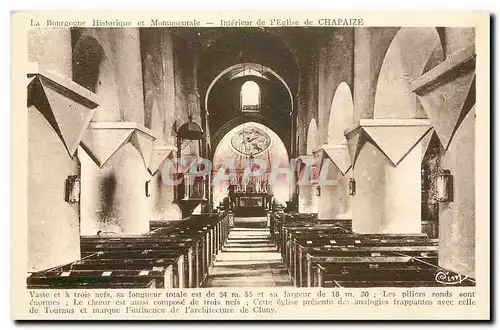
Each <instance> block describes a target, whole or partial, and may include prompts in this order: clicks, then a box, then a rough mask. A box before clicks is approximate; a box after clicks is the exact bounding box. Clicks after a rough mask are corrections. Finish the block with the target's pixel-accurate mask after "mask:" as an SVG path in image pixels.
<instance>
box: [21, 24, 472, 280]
mask: <svg viewBox="0 0 500 330" xmlns="http://www.w3.org/2000/svg"><path fill="white" fill-rule="evenodd" d="M474 38H475V36H474V29H473V28H451V27H436V28H435V27H426V28H408V27H401V28H400V27H356V28H354V27H343V28H319V27H310V28H305V27H297V28H237V29H236V28H234V29H233V28H110V29H108V28H94V29H92V28H71V29H39V28H37V29H33V30H31V31H30V33H29V36H28V59H29V62H30V65H29V68H28V72H27V75H26V78H27V119H28V141H27V145H28V164H29V165H28V166H29V167H28V210H27V211H28V212H27V214H28V242H27V244H28V261H27V262H28V265H27V267H28V274H27V276H26V284H27V287H28V288H72V289H77V288H199V287H251V286H254V287H256V286H258V287H274V286H283V287H286V286H289V287H424V286H450V285H451V286H453V285H460V286H474V285H475V280H474V279H475V241H476V236H475V221H476V220H475V178H474V175H475V174H474V173H475V171H474V164H475V159H474V148H475V142H474V141H475V98H476V96H475V84H476V83H475V47H474ZM256 164H257V165H256ZM254 166H256V167H254ZM249 168H250V171H249V172H250V175H249V172H248V171H247V170H248V169H249ZM254 168H255V169H259V175H252V173H254V172H255V171H253V169H254ZM260 170H262V171H260ZM167 178H168V180H167Z"/></svg>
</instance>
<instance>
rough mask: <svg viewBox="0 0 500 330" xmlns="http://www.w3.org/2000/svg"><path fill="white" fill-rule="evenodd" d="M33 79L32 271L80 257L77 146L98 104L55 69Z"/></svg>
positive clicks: (30, 172) (30, 116) (36, 71)
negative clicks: (54, 71) (54, 72)
mask: <svg viewBox="0 0 500 330" xmlns="http://www.w3.org/2000/svg"><path fill="white" fill-rule="evenodd" d="M38 46H40V45H38ZM44 54H45V53H44ZM45 55H46V54H45ZM45 55H44V56H45ZM66 55H67V56H69V57H70V56H71V55H70V54H66ZM40 60H41V62H42V63H44V61H45V60H46V59H45V58H40ZM67 73H68V72H67V71H66V74H67ZM28 79H29V81H30V82H29V84H28V109H27V114H28V116H27V118H28V127H27V129H28V214H27V215H28V271H39V270H43V269H47V268H51V267H54V266H57V265H62V264H66V263H69V262H71V261H73V260H77V259H79V258H80V216H79V211H80V203H79V202H80V196H79V195H80V194H79V186H80V185H79V182H80V179H79V175H80V173H79V172H80V171H79V164H80V163H79V161H78V159H77V157H76V150H77V147H78V144H79V143H80V139H81V136H82V134H83V132H84V131H85V129H86V127H87V125H88V124H89V122H90V120H91V118H92V115H93V113H94V110H95V108H96V107H97V105H98V104H97V99H96V97H95V95H93V94H92V93H90V92H89V91H88V90H86V89H84V88H83V87H81V86H79V85H78V84H76V83H74V82H72V81H71V80H69V79H66V78H62V77H61V75H57V74H53V72H46V71H43V70H42V69H34V70H33V71H31V72H29V73H28ZM68 109H71V110H72V111H68Z"/></svg>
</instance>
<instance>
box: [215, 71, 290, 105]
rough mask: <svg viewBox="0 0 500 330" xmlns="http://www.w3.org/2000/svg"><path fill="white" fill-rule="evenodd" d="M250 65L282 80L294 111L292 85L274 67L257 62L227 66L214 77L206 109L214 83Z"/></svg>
mask: <svg viewBox="0 0 500 330" xmlns="http://www.w3.org/2000/svg"><path fill="white" fill-rule="evenodd" d="M248 67H258V68H259V71H260V73H262V74H265V73H269V74H270V75H272V76H273V77H275V78H276V79H277V80H278V81H280V82H281V83H282V84H283V86H284V87H285V89H286V90H287V92H288V95H289V96H290V104H291V105H292V108H291V110H290V111H291V112H294V101H293V94H292V91H291V89H290V87H289V86H288V84H287V83H286V81H285V80H284V79H283V78H282V77H281V76H280V75H279V74H278V73H276V72H275V71H273V70H272V69H270V68H268V67H266V66H264V65H260V64H257V63H239V64H235V65H232V66H230V67H228V68H226V69H225V70H223V71H222V72H220V73H219V74H218V75H217V76H216V77H215V78H214V80H212V82H211V83H210V85H209V86H208V88H207V92H206V93H205V110H209V109H208V98H209V97H210V91H211V90H212V88H213V87H214V85H215V84H216V83H217V81H219V80H220V79H221V78H222V77H224V76H225V75H226V74H228V73H230V72H234V71H239V70H245V68H248Z"/></svg>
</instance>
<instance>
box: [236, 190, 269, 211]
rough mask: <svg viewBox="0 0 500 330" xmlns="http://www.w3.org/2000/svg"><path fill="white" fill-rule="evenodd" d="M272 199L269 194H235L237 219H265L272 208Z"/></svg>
mask: <svg viewBox="0 0 500 330" xmlns="http://www.w3.org/2000/svg"><path fill="white" fill-rule="evenodd" d="M271 197H272V195H270V194H269V193H250V192H241V193H234V198H235V210H234V215H235V216H236V217H265V216H266V215H267V210H268V209H269V208H270V203H271Z"/></svg>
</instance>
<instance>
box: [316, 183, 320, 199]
mask: <svg viewBox="0 0 500 330" xmlns="http://www.w3.org/2000/svg"><path fill="white" fill-rule="evenodd" d="M316 196H318V197H319V196H321V186H319V185H318V186H316Z"/></svg>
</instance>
